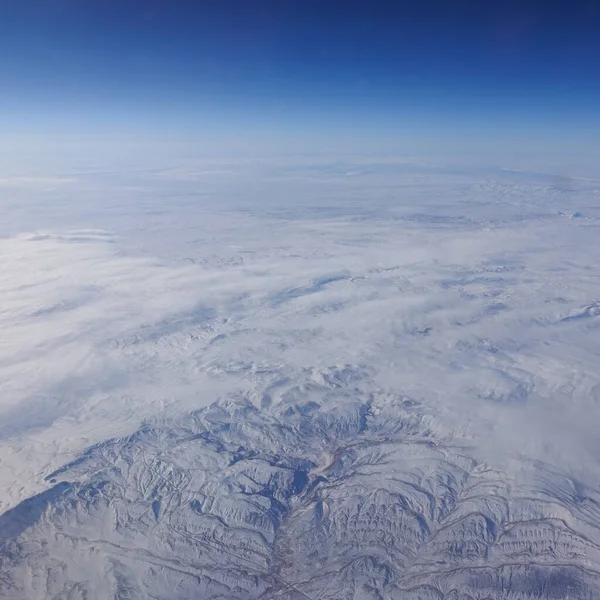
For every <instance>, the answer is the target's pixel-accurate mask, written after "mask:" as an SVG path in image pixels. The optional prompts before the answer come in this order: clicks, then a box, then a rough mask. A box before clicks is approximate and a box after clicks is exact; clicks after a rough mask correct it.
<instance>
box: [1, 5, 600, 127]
mask: <svg viewBox="0 0 600 600" xmlns="http://www.w3.org/2000/svg"><path fill="white" fill-rule="evenodd" d="M414 5H416V7H415V6H414ZM599 32H600V4H599V3H598V2H595V1H593V0H589V1H587V2H586V1H575V2H570V3H567V2H566V1H563V2H541V1H540V2H535V1H532V0H524V1H523V2H508V3H507V2H503V3H496V2H487V1H481V0H480V1H479V2H472V1H469V0H466V1H462V2H458V1H450V2H432V1H429V2H428V1H425V2H419V3H416V2H414V3H413V2H402V1H397V2H383V1H373V2H360V3H358V2H352V1H347V2H338V1H326V0H324V1H321V2H316V1H313V0H304V1H302V2H297V1H293V0H280V1H279V2H275V1H271V0H263V1H260V0H257V1H255V2H250V1H249V0H223V1H222V2H216V1H213V2H206V1H203V0H197V1H195V2H191V1H190V2H188V1H180V2H172V1H166V0H165V1H160V0H144V1H131V0H83V1H81V0H22V1H20V2H12V1H9V0H0V54H1V56H2V57H3V60H2V61H1V62H0V126H1V127H2V128H3V129H4V131H5V132H7V131H8V132H11V133H17V134H20V133H35V132H37V131H46V130H52V131H54V132H79V133H82V132H83V133H86V132H90V133H93V132H103V131H104V132H105V131H114V132H145V133H148V132H156V133H159V132H160V133H161V134H172V135H179V134H181V135H194V134H196V133H197V134H198V135H201V134H209V135H216V136H218V135H230V134H231V135H234V134H235V132H263V133H264V132H278V133H279V134H283V135H294V134H310V133H314V134H315V135H317V134H318V135H329V134H331V135H333V134H335V135H342V134H343V132H347V131H350V130H352V131H371V132H380V133H381V135H386V134H387V135H389V134H390V132H398V131H407V130H410V131H414V132H419V131H422V132H427V133H428V134H433V135H435V132H436V131H450V130H451V131H471V132H480V131H488V132H489V131H491V130H495V131H497V132H502V131H503V130H507V129H510V130H523V129H527V130H538V131H543V130H548V129H555V130H560V131H562V132H565V134H566V132H571V133H574V134H575V135H587V136H588V137H589V136H590V131H591V130H593V129H597V128H598V124H599V123H600V108H599V107H600V35H599Z"/></svg>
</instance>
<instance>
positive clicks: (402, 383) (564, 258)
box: [0, 159, 600, 508]
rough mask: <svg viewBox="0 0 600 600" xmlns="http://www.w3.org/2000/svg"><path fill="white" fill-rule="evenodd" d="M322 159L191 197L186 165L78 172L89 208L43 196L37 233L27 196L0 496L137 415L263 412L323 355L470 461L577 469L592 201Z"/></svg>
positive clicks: (4, 367) (587, 406)
mask: <svg viewBox="0 0 600 600" xmlns="http://www.w3.org/2000/svg"><path fill="white" fill-rule="evenodd" d="M346 162H347V161H346ZM334 167H335V168H334ZM334 167H333V166H332V167H331V168H329V169H328V168H327V167H326V166H324V165H323V164H322V161H319V162H318V164H317V165H316V166H314V168H312V167H311V164H310V162H308V163H307V162H302V163H298V164H293V163H292V164H289V163H287V164H286V166H282V164H280V163H275V164H270V163H267V164H265V165H260V166H255V167H253V166H252V165H250V166H249V165H247V164H243V165H241V166H240V165H238V166H237V167H235V168H236V169H237V171H236V173H237V175H236V176H235V177H232V178H230V179H228V177H225V176H224V175H223V177H222V178H219V177H220V176H218V177H217V178H216V180H215V181H216V183H210V185H209V184H208V183H207V184H206V185H207V186H208V188H210V189H212V192H211V193H210V194H209V193H208V192H207V189H208V188H207V189H204V188H201V189H200V190H196V188H195V187H194V186H196V185H197V181H196V180H195V178H191V179H190V180H189V181H187V179H188V178H187V175H186V177H185V178H184V179H183V181H182V182H180V184H181V185H183V186H187V187H184V188H177V189H178V190H179V191H178V194H179V193H180V195H175V196H173V197H170V196H169V195H168V190H169V189H171V188H169V186H170V185H172V183H173V182H172V180H170V179H169V180H168V181H167V182H166V183H165V185H166V186H167V187H165V188H162V187H160V184H157V185H158V189H157V190H154V191H153V192H148V195H147V196H143V197H142V198H140V196H139V194H140V192H139V190H138V188H137V187H136V186H134V185H133V183H135V184H136V185H137V184H138V183H141V184H143V185H142V187H144V186H146V185H148V184H149V182H156V177H155V176H154V174H153V173H151V172H149V173H146V174H144V173H136V174H132V173H130V174H127V173H123V174H121V175H114V174H113V175H99V174H97V173H96V174H95V173H90V174H89V175H87V176H86V177H84V178H83V179H84V181H83V182H81V183H79V184H77V185H76V186H75V187H74V188H73V192H74V193H80V194H82V195H84V194H86V193H92V196H93V197H94V198H104V199H103V200H101V201H100V200H99V201H98V204H94V203H92V202H91V201H90V200H89V199H88V200H86V201H83V200H82V201H79V200H78V199H77V197H76V196H72V197H70V199H68V200H62V202H63V204H62V205H60V206H58V207H57V208H56V210H57V211H59V212H60V214H61V215H63V216H64V222H63V223H62V225H61V226H58V224H57V223H54V226H53V227H52V228H48V227H45V228H40V227H39V225H41V224H44V223H43V220H42V219H43V218H44V212H43V211H42V212H38V213H34V210H33V207H34V206H36V203H37V206H42V205H43V203H44V197H43V196H41V197H39V198H38V199H37V200H34V196H33V194H34V193H35V191H34V187H35V186H33V187H31V194H32V196H31V200H30V203H31V207H32V208H30V209H28V210H31V213H30V218H29V221H25V222H26V223H27V224H29V225H30V227H31V228H30V230H29V231H28V232H23V233H20V234H18V235H11V236H8V237H4V238H3V239H0V254H1V255H2V257H3V260H2V263H1V264H0V298H2V305H1V311H0V330H1V331H2V341H1V343H0V385H1V387H2V390H3V393H2V399H1V400H0V423H1V425H0V450H1V452H2V457H3V461H2V463H0V480H1V481H2V482H3V487H2V488H1V490H0V508H8V507H9V506H12V505H14V504H15V503H16V502H17V501H18V500H20V499H22V498H23V497H26V496H27V495H29V494H31V493H32V492H33V491H36V490H39V489H42V487H43V485H44V484H43V482H42V480H43V476H45V475H47V474H48V473H49V472H50V471H52V470H54V469H56V468H58V467H59V466H60V465H61V464H64V463H65V462H67V461H68V460H69V459H70V458H72V457H73V456H75V455H76V453H77V452H79V451H81V450H82V449H83V448H85V447H87V446H88V445H90V444H92V443H94V442H96V441H99V440H102V439H107V438H109V437H114V436H117V435H123V434H125V433H128V432H130V431H133V430H134V429H135V428H136V427H138V426H139V424H140V423H141V422H142V421H143V420H144V419H145V418H150V417H153V418H154V417H158V418H163V417H172V416H174V415H176V414H179V415H182V414H185V413H186V412H187V411H191V410H194V409H196V408H199V407H202V406H206V405H208V404H210V403H212V402H213V401H214V400H215V399H217V398H218V397H219V396H221V395H223V394H226V393H229V392H240V393H244V394H246V395H248V396H249V397H251V398H253V401H254V402H255V403H256V404H257V405H258V406H262V407H263V409H264V410H268V407H269V406H271V405H272V404H274V403H275V404H276V403H277V401H278V396H277V392H276V391H275V392H273V391H272V390H276V389H277V381H280V380H282V379H283V378H286V377H287V378H290V379H293V378H294V374H295V373H298V372H299V371H301V370H305V369H311V370H313V371H314V373H316V374H318V373H321V372H326V370H327V369H330V368H332V367H336V366H343V365H354V367H355V368H368V369H370V370H372V372H373V381H374V382H375V383H376V385H377V386H378V388H379V389H382V390H384V389H385V390H395V391H397V392H398V393H402V394H405V395H406V396H407V397H412V398H416V399H418V401H419V402H421V403H422V405H423V406H425V407H426V408H427V410H428V411H429V412H430V413H431V414H432V415H435V416H436V419H437V421H436V422H439V423H443V424H444V435H451V436H453V437H454V438H456V439H457V440H462V441H463V442H464V444H466V445H469V446H471V447H473V448H474V449H475V450H474V451H475V452H477V453H479V455H480V456H483V457H486V458H488V459H490V460H496V461H508V458H506V457H508V456H511V455H514V454H515V453H516V452H519V453H524V454H525V455H527V456H529V457H531V458H532V459H535V458H538V457H540V456H542V455H543V456H544V457H545V458H546V459H548V460H555V461H556V462H557V463H560V464H561V465H562V466H563V467H564V468H565V469H568V470H570V471H571V472H577V473H578V475H580V476H582V477H592V476H595V475H594V473H595V468H592V467H587V466H586V467H582V465H589V464H590V462H591V461H595V460H596V459H597V457H598V450H599V449H598V445H597V442H596V441H595V439H596V432H595V431H594V427H593V425H592V424H593V423H596V422H598V418H599V417H600V414H599V412H600V396H599V395H598V384H599V381H598V375H597V360H598V354H599V352H600V342H599V341H598V339H597V329H598V326H599V325H600V321H598V319H599V318H600V317H598V315H597V311H595V310H593V307H594V306H596V304H595V303H597V301H598V296H597V289H596V281H597V277H598V275H599V273H598V269H599V267H597V266H596V265H598V264H600V261H598V260H597V258H600V236H598V235H597V223H598V221H597V215H596V213H594V211H593V208H592V207H591V205H590V206H588V205H586V204H585V200H584V199H583V197H582V196H581V197H580V196H575V197H572V196H565V195H564V193H563V192H561V191H557V190H554V189H553V188H552V187H551V186H546V187H544V186H543V185H540V183H539V182H537V181H533V182H531V183H530V182H528V181H523V177H524V176H523V175H522V174H521V175H520V177H519V180H518V181H513V180H511V179H510V176H509V175H508V176H507V175H503V174H498V175H497V178H496V179H494V180H493V181H490V176H489V174H487V173H486V174H481V173H480V172H477V171H473V172H471V173H470V174H469V173H465V171H464V169H463V168H461V170H460V172H459V173H457V174H456V173H449V172H448V169H447V168H444V169H441V170H439V172H438V171H436V170H435V169H434V168H433V167H432V168H430V169H429V168H428V170H427V172H423V170H422V169H421V168H420V167H419V168H416V169H414V170H412V171H411V169H410V168H409V167H408V166H407V164H406V163H403V162H401V161H400V162H398V164H396V163H394V162H393V161H390V160H387V161H384V163H382V164H377V163H373V161H372V159H369V160H365V161H362V162H361V161H355V162H354V163H350V164H345V162H344V160H341V159H340V160H339V161H336V163H335V165H334ZM367 167H368V168H367ZM210 168H211V169H215V170H217V171H218V170H219V169H217V168H216V167H215V165H214V164H212V163H211V165H210ZM232 168H234V167H233V166H232V165H231V164H224V165H222V170H223V172H224V173H225V172H229V171H230V170H231V169H232ZM349 170H352V171H353V172H355V173H356V175H355V176H354V177H352V178H347V177H346V175H345V174H346V173H347V172H348V171H349ZM183 172H185V173H188V172H190V173H191V172H202V165H200V166H198V167H197V168H196V169H195V170H194V169H192V168H191V167H189V168H188V167H186V170H185V171H183ZM286 173H287V175H285V174H286ZM295 174H302V175H301V176H300V175H298V176H297V177H296V175H295ZM308 174H310V175H308ZM305 175H306V177H307V179H306V180H304V176H305ZM290 177H291V178H292V179H293V181H294V182H295V183H294V185H293V186H292V185H291V184H290V180H289V178H290ZM506 177H508V179H506ZM349 179H350V180H351V181H349ZM212 185H214V186H215V187H214V188H211V187H210V186H212ZM90 190H91V191H90ZM183 190H186V191H187V193H186V194H183ZM195 190H196V191H198V192H199V193H200V195H193V194H194V191H195ZM240 190H245V191H246V195H245V196H244V197H243V198H242V197H241V196H240V193H241V192H240ZM315 190H319V196H318V197H315V196H314V195H311V194H312V193H313V192H314V191H315ZM286 191H287V193H288V195H287V196H285V195H281V194H284V193H286ZM69 193H71V192H69ZM211 194H214V197H213V196H211ZM278 194H279V195H278ZM169 198H170V199H169ZM191 198H193V200H192V199H191ZM220 198H222V199H223V202H220V201H219V199H220ZM246 198H252V199H253V200H252V208H251V209H249V208H248V201H247V200H246ZM260 198H265V201H264V203H261V201H260ZM117 199H118V201H117ZM575 209H576V210H577V211H582V212H583V213H584V214H585V215H586V218H585V219H566V218H564V216H562V215H563V214H566V212H568V211H572V210H575ZM39 215H41V216H39ZM82 222H85V223H88V224H90V225H92V224H93V225H94V227H96V226H98V227H100V228H94V229H74V228H73V227H72V225H73V224H78V223H82ZM46 225H47V224H46ZM582 247H585V248H586V253H585V255H582V253H581V248H582ZM590 307H592V308H590ZM315 376H317V375H315ZM566 406H568V407H569V408H568V411H566V410H565V407H566ZM501 457H504V458H501ZM586 461H587V462H586ZM594 464H595V463H594Z"/></svg>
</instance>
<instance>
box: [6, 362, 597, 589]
mask: <svg viewBox="0 0 600 600" xmlns="http://www.w3.org/2000/svg"><path fill="white" fill-rule="evenodd" d="M274 384H275V385H277V387H278V392H279V393H280V394H281V397H282V401H281V402H279V403H277V404H276V406H275V407H274V408H272V409H269V410H264V409H262V410H261V409H260V408H258V407H256V406H255V405H254V404H253V403H252V402H250V401H249V400H248V399H247V398H244V397H234V398H230V399H227V400H223V401H220V402H217V403H215V404H214V405H212V406H210V407H208V408H206V409H203V410H200V411H197V412H195V413H192V414H189V415H185V416H184V417H182V418H180V419H178V420H177V421H174V422H172V423H164V422H163V423H160V424H146V425H144V426H143V427H141V428H140V429H139V430H138V431H136V432H135V433H134V434H132V435H130V436H127V437H124V438H118V439H113V440H108V441H106V442H103V443H101V444H98V445H96V446H94V447H92V448H90V449H89V450H88V451H87V452H86V453H85V454H84V455H83V456H81V457H80V458H79V459H78V460H76V461H74V462H72V463H70V464H68V465H66V466H65V467H63V468H61V469H59V470H58V471H56V472H54V473H52V474H50V475H49V476H48V480H49V482H50V483H51V487H50V489H48V491H46V492H43V493H42V494H39V495H38V496H34V497H33V498H30V499H28V500H26V501H24V502H23V503H21V504H19V505H18V506H16V507H15V508H14V509H12V510H11V511H9V512H7V513H5V514H4V515H3V516H2V518H1V520H0V531H1V532H2V533H1V535H2V543H1V546H0V548H1V556H2V579H1V586H2V587H1V588H0V589H1V594H2V597H6V598H22V599H28V600H34V599H38V598H39V599H43V598H69V599H75V598H77V599H79V598H119V599H124V598H160V599H165V600H167V599H187V598H206V599H209V598H211V599H212V598H214V599H217V598H218V599H233V598H240V599H242V598H321V599H332V600H333V599H340V598H361V599H362V598H364V599H367V598H373V599H380V598H389V599H391V598H398V599H400V598H401V599H408V598H410V599H413V598H414V599H425V598H427V599H429V598H431V599H432V600H441V599H452V600H454V599H456V598H460V599H470V598H510V599H513V598H514V599H515V600H516V599H522V598H549V599H550V598H556V599H559V598H560V599H562V598H578V599H579V598H580V599H584V598H585V599H588V598H589V599H592V598H595V597H597V591H598V589H600V494H598V492H597V491H595V490H592V489H589V488H587V487H586V486H584V485H582V484H581V483H580V482H578V481H577V480H576V479H574V478H572V477H569V476H568V475H567V474H565V473H564V472H561V471H560V470H558V469H556V468H555V467H553V466H552V465H550V464H547V463H544V462H543V461H536V462H535V463H532V462H528V461H526V460H522V461H519V460H518V459H517V458H515V459H514V461H513V463H512V464H511V465H510V470H507V469H506V468H503V466H502V465H497V464H496V465H495V464H491V463H487V462H483V461H481V460H478V459H477V458H475V457H474V456H473V452H472V451H471V449H470V448H469V447H468V445H466V444H464V445H463V444H461V443H460V442H459V441H458V440H456V439H455V438H454V439H453V437H452V436H451V435H450V432H448V431H445V430H444V428H443V427H442V426H441V425H440V424H439V423H438V422H437V420H436V419H435V418H434V417H432V416H431V415H428V414H427V412H426V411H425V410H424V409H423V407H422V406H421V405H420V404H419V402H416V401H414V400H412V399H410V398H408V397H403V396H401V395H395V394H393V393H389V392H385V391H384V390H380V389H377V386H375V385H374V383H373V381H372V380H371V379H370V377H369V374H368V372H366V371H365V370H361V369H358V368H352V367H351V366H346V367H345V368H342V369H340V368H332V369H327V370H325V371H320V372H316V371H307V372H304V373H301V374H298V376H297V377H296V380H295V381H294V382H293V383H290V382H278V381H275V382H274ZM265 393H266V392H265Z"/></svg>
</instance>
